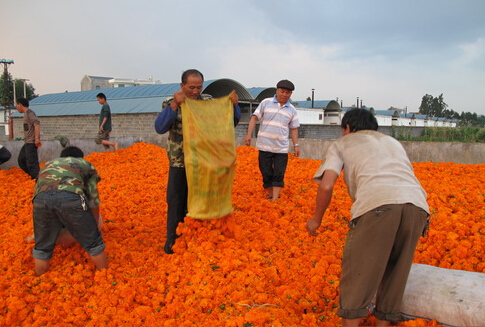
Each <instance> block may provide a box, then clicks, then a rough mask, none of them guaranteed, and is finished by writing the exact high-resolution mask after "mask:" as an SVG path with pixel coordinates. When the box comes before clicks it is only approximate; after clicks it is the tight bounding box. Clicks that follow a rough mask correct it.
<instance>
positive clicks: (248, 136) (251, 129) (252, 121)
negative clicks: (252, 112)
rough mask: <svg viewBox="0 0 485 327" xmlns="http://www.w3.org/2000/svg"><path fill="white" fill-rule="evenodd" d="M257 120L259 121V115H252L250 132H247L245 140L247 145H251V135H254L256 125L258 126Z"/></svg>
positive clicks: (249, 125) (249, 126)
mask: <svg viewBox="0 0 485 327" xmlns="http://www.w3.org/2000/svg"><path fill="white" fill-rule="evenodd" d="M257 121H258V117H257V116H252V117H251V120H250V121H249V124H248V133H247V134H246V137H245V138H244V142H245V143H246V145H251V136H252V135H253V131H254V127H255V126H256V122H257Z"/></svg>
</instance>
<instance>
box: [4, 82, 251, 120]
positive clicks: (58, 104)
mask: <svg viewBox="0 0 485 327" xmlns="http://www.w3.org/2000/svg"><path fill="white" fill-rule="evenodd" d="M178 90H180V83H170V84H153V85H140V86H130V87H117V88H108V89H100V90H90V91H79V92H65V93H54V94H46V95H41V96H39V97H37V98H35V99H32V100H31V101H30V106H29V107H30V108H31V109H32V110H34V111H35V113H36V114H37V116H66V115H67V116H68V115H91V114H99V110H100V108H101V107H100V105H99V103H98V101H97V99H96V95H97V94H98V93H100V92H102V93H104V94H105V95H106V99H107V100H108V103H109V105H110V109H111V113H113V114H125V113H153V112H155V113H156V112H159V111H160V110H161V105H162V103H163V101H164V100H165V99H166V98H167V97H169V96H172V95H173V93H174V92H176V91H178ZM232 90H236V93H237V95H238V97H239V100H240V101H245V100H249V101H252V100H254V98H253V97H252V95H251V94H250V93H249V92H248V91H247V89H246V88H245V87H244V86H243V85H241V84H240V83H238V82H236V81H234V80H231V79H218V80H209V81H205V82H204V84H203V90H202V92H203V93H207V94H210V95H212V96H213V97H215V98H219V97H223V96H226V95H228V94H229V93H230V92H231V91H232ZM13 116H14V117H20V116H21V114H19V113H18V112H16V113H14V114H13Z"/></svg>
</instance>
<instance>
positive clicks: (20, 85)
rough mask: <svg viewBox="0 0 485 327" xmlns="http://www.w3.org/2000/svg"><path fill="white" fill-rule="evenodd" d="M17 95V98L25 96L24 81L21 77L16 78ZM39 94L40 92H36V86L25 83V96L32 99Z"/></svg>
mask: <svg viewBox="0 0 485 327" xmlns="http://www.w3.org/2000/svg"><path fill="white" fill-rule="evenodd" d="M15 96H16V97H17V98H20V97H24V81H23V80H21V79H15ZM38 96H39V95H38V94H35V88H34V86H33V85H32V84H31V83H29V84H27V83H25V98H27V100H32V99H33V98H36V97H38Z"/></svg>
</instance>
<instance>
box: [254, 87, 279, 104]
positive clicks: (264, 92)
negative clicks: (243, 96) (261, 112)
mask: <svg viewBox="0 0 485 327" xmlns="http://www.w3.org/2000/svg"><path fill="white" fill-rule="evenodd" d="M248 92H249V93H250V94H251V96H252V97H253V98H254V99H258V100H259V101H262V100H264V99H266V98H271V97H273V96H274V95H275V94H276V87H251V88H249V89H248Z"/></svg>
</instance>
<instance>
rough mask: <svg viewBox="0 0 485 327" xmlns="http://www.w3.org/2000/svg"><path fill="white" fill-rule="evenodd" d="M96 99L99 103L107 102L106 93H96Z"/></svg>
mask: <svg viewBox="0 0 485 327" xmlns="http://www.w3.org/2000/svg"><path fill="white" fill-rule="evenodd" d="M96 99H98V102H99V104H105V103H106V95H104V93H98V95H96Z"/></svg>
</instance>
